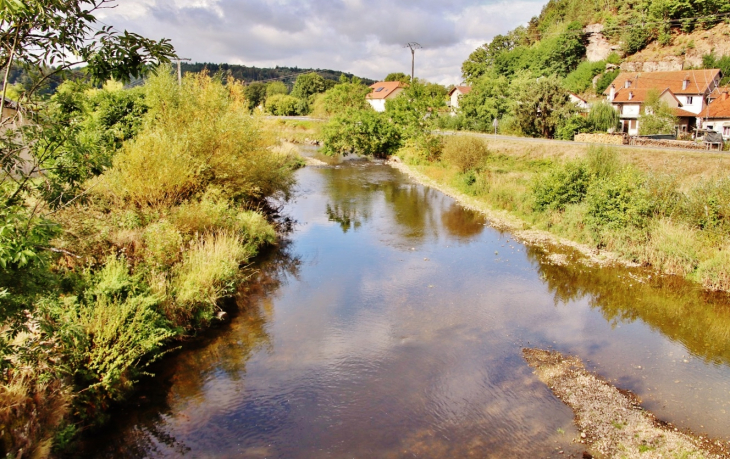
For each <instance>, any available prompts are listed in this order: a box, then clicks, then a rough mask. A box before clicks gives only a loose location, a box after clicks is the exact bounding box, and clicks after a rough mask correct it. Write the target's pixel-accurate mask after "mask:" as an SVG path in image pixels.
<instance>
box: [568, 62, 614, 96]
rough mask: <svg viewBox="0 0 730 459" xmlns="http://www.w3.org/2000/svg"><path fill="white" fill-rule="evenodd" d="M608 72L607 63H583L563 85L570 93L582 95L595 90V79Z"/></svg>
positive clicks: (571, 73) (569, 75)
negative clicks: (589, 90)
mask: <svg viewBox="0 0 730 459" xmlns="http://www.w3.org/2000/svg"><path fill="white" fill-rule="evenodd" d="M605 71H606V61H598V62H589V61H583V62H581V63H580V64H578V67H577V68H576V69H575V70H573V71H572V72H570V74H568V76H567V77H565V80H564V81H563V84H564V85H565V88H566V89H567V90H569V91H573V92H575V93H582V92H585V91H587V90H588V89H592V88H593V77H595V76H596V75H600V74H601V73H603V72H605Z"/></svg>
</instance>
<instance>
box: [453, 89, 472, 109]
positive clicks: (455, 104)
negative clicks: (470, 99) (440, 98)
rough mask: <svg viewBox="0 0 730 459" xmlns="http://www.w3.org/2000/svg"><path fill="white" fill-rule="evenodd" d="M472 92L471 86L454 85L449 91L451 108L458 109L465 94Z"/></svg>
mask: <svg viewBox="0 0 730 459" xmlns="http://www.w3.org/2000/svg"><path fill="white" fill-rule="evenodd" d="M470 92H471V86H454V87H453V88H452V89H451V91H449V100H450V101H451V110H452V111H456V110H457V109H458V108H459V99H460V98H461V96H463V95H465V94H469V93H470Z"/></svg>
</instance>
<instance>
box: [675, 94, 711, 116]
mask: <svg viewBox="0 0 730 459" xmlns="http://www.w3.org/2000/svg"><path fill="white" fill-rule="evenodd" d="M689 98H692V102H691V103H690V102H689ZM677 99H679V101H680V102H681V103H682V109H683V110H687V111H688V112H690V113H694V114H699V113H700V112H701V111H702V109H703V108H705V104H704V103H703V100H704V97H703V96H702V94H694V95H687V96H677Z"/></svg>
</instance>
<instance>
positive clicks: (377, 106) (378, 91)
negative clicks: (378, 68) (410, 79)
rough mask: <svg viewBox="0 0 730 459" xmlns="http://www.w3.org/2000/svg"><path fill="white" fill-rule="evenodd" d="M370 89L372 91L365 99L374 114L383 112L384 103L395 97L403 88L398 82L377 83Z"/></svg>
mask: <svg viewBox="0 0 730 459" xmlns="http://www.w3.org/2000/svg"><path fill="white" fill-rule="evenodd" d="M370 88H372V91H371V92H370V94H368V95H367V96H365V99H366V100H367V101H368V103H369V104H370V106H371V107H373V109H374V110H375V111H376V112H384V111H385V101H386V100H388V99H393V98H395V97H397V96H398V94H400V93H401V92H403V89H405V86H404V85H403V83H401V82H400V81H378V82H377V83H374V84H372V85H370Z"/></svg>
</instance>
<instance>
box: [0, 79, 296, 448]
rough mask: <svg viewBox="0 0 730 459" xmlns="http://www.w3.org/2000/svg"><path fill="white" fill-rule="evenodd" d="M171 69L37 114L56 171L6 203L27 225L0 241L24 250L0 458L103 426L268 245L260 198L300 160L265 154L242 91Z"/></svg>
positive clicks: (76, 88) (63, 442)
mask: <svg viewBox="0 0 730 459" xmlns="http://www.w3.org/2000/svg"><path fill="white" fill-rule="evenodd" d="M170 70H171V69H169V68H165V67H162V68H160V69H159V70H158V71H157V74H156V76H153V77H151V78H150V79H149V80H148V81H147V84H146V85H144V87H142V88H138V89H134V90H122V89H121V85H115V84H108V85H106V86H105V88H103V89H94V88H92V87H89V86H87V85H84V84H80V83H72V82H67V83H64V84H63V85H62V86H61V87H60V88H59V90H58V91H57V93H56V94H55V95H54V96H53V97H52V98H51V99H50V100H48V101H47V102H46V103H45V104H46V105H45V106H46V109H45V110H44V113H47V115H48V116H49V117H50V119H51V121H52V123H51V124H52V125H53V126H57V127H58V129H63V135H62V136H58V137H56V138H55V139H52V140H53V141H55V142H56V144H55V145H54V148H55V150H54V151H55V152H56V153H55V154H54V163H53V165H52V167H50V168H49V169H48V170H49V172H48V173H47V174H45V175H42V176H39V177H35V178H31V180H30V182H31V184H32V185H31V186H30V187H29V190H30V191H29V192H28V193H27V194H26V195H25V198H24V199H25V200H24V202H19V203H18V205H17V206H18V208H33V209H35V210H36V212H35V216H34V217H32V218H33V220H32V221H31V220H25V221H24V220H22V218H21V217H17V218H15V219H14V220H13V219H10V218H5V219H4V220H3V225H4V226H3V227H2V229H1V230H0V234H1V235H2V237H3V244H4V245H3V247H6V248H7V247H8V244H6V243H9V242H12V240H14V239H13V238H14V236H15V235H16V234H17V233H20V232H22V231H23V230H24V229H25V230H26V231H28V228H30V233H29V234H31V236H32V238H30V237H26V238H25V240H24V241H25V246H24V248H22V249H23V250H21V251H19V252H16V253H19V254H20V255H18V256H16V257H15V258H12V259H6V258H7V257H5V258H3V266H2V276H1V277H0V282H2V284H1V285H0V287H2V288H1V289H0V291H1V292H2V295H1V298H0V299H1V300H2V302H3V312H4V325H3V328H2V331H1V333H0V342H1V343H2V365H3V369H2V384H1V385H0V424H1V425H2V433H1V434H0V449H2V453H3V454H5V455H8V456H9V457H15V456H18V457H19V455H21V454H22V455H23V456H25V455H30V454H36V455H39V456H44V455H47V454H49V453H50V452H51V451H52V450H55V451H63V450H68V448H69V445H70V444H71V442H72V441H73V439H74V437H75V436H76V434H77V432H79V431H80V430H83V429H86V428H88V427H91V426H94V425H98V424H100V423H102V422H104V419H105V413H106V410H107V408H109V407H110V405H112V404H114V403H115V402H118V401H120V400H122V399H124V397H125V395H127V394H128V393H129V391H130V390H131V389H132V388H133V387H134V384H135V382H136V380H137V379H138V378H139V377H140V376H142V375H144V374H145V367H146V366H147V365H148V364H149V363H150V362H152V361H154V360H155V359H157V358H159V357H160V356H161V355H162V354H163V353H164V352H165V350H166V349H169V348H170V345H171V344H172V343H173V342H174V341H175V340H178V339H180V338H182V337H184V336H187V335H189V334H191V333H194V332H195V331H196V330H199V329H201V328H204V327H206V326H207V325H209V324H210V323H211V321H213V320H215V317H216V314H217V313H218V311H220V306H219V300H220V299H221V298H223V297H224V296H226V295H228V294H230V293H232V292H233V290H234V289H235V286H236V285H237V284H238V283H240V281H241V280H242V279H243V278H244V277H245V276H246V274H245V270H242V269H241V267H242V265H243V264H245V263H246V262H247V261H248V260H250V259H251V257H253V256H254V255H256V253H257V251H258V250H259V248H260V247H262V246H264V245H266V244H274V243H275V242H276V231H275V228H274V226H272V224H271V223H269V221H267V217H266V213H265V211H264V210H265V209H266V200H267V198H269V197H276V196H278V197H282V198H285V197H287V196H288V195H289V192H290V189H291V186H292V184H293V170H294V169H295V168H296V167H298V165H299V161H298V160H297V159H296V158H295V157H293V156H292V155H290V154H287V153H283V152H280V151H278V150H277V149H275V148H274V147H275V144H276V138H275V137H274V136H273V135H272V134H271V133H269V132H268V131H266V130H264V129H262V126H261V121H260V120H259V119H258V118H256V117H254V116H251V115H250V114H249V111H248V107H247V100H246V97H245V94H244V93H245V88H244V86H243V85H242V84H240V83H238V82H235V81H229V82H228V83H227V84H225V85H224V84H223V83H222V82H221V81H220V79H218V78H214V77H210V76H208V75H205V74H197V75H190V76H186V78H185V79H184V80H183V83H182V85H181V86H178V84H177V81H176V79H175V78H174V77H173V76H172V75H171V72H170ZM45 147H48V145H46V146H45ZM34 148H44V145H43V144H42V141H39V142H37V143H36V144H35V146H34ZM35 190H37V191H35ZM72 196H73V198H70V197H72ZM18 215H21V214H18ZM5 217H8V215H5ZM15 240H17V238H15ZM44 247H45V248H46V249H45V250H43V248H44ZM6 252H7V250H6ZM3 255H7V253H5V252H4V253H3Z"/></svg>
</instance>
